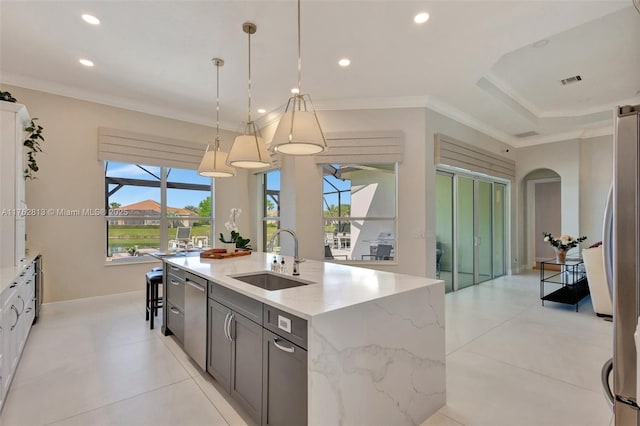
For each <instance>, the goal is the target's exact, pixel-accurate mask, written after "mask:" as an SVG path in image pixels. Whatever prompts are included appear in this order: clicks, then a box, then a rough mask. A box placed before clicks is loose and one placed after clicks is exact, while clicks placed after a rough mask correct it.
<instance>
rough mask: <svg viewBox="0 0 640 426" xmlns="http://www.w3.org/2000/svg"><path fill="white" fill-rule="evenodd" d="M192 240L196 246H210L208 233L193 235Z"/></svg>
mask: <svg viewBox="0 0 640 426" xmlns="http://www.w3.org/2000/svg"><path fill="white" fill-rule="evenodd" d="M192 241H193V246H194V247H198V248H202V247H209V237H207V236H206V235H195V236H193V237H192Z"/></svg>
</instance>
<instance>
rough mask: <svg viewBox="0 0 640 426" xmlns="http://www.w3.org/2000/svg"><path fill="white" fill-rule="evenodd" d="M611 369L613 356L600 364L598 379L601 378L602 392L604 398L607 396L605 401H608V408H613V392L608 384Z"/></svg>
mask: <svg viewBox="0 0 640 426" xmlns="http://www.w3.org/2000/svg"><path fill="white" fill-rule="evenodd" d="M612 371H613V358H609V360H608V361H607V362H605V363H604V365H603V366H602V371H601V373H600V380H602V391H603V392H604V396H605V398H607V402H608V403H609V408H611V409H612V410H613V400H614V397H613V392H612V391H611V386H609V376H611V372H612Z"/></svg>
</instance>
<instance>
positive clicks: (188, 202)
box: [105, 161, 213, 261]
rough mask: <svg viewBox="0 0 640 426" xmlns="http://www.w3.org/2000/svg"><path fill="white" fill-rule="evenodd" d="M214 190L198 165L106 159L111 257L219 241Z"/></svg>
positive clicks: (108, 252)
mask: <svg viewBox="0 0 640 426" xmlns="http://www.w3.org/2000/svg"><path fill="white" fill-rule="evenodd" d="M212 195H213V194H212V180H211V178H208V177H203V176H200V175H198V173H197V172H196V171H195V170H184V169H176V168H169V167H154V166H145V165H140V164H128V163H118V162H112V161H108V162H106V163H105V200H106V206H105V208H106V210H107V215H106V216H105V223H106V230H107V232H106V235H107V244H106V246H107V260H108V261H126V260H133V259H131V258H140V257H143V256H146V255H148V254H150V253H153V252H157V251H165V250H167V249H169V250H174V249H176V250H177V249H189V248H206V247H208V246H209V245H213V240H212V237H213V236H212V219H213V214H212V205H211V200H212ZM163 200H166V201H164V202H163Z"/></svg>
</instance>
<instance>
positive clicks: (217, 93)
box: [214, 62, 220, 151]
mask: <svg viewBox="0 0 640 426" xmlns="http://www.w3.org/2000/svg"><path fill="white" fill-rule="evenodd" d="M214 150H215V151H220V64H219V63H218V62H216V142H215V145H214Z"/></svg>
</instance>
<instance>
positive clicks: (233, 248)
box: [223, 243, 236, 253]
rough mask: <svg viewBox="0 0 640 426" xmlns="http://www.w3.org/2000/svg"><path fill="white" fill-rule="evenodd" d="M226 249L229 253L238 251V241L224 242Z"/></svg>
mask: <svg viewBox="0 0 640 426" xmlns="http://www.w3.org/2000/svg"><path fill="white" fill-rule="evenodd" d="M223 246H224V248H225V249H227V253H235V252H236V243H223Z"/></svg>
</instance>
